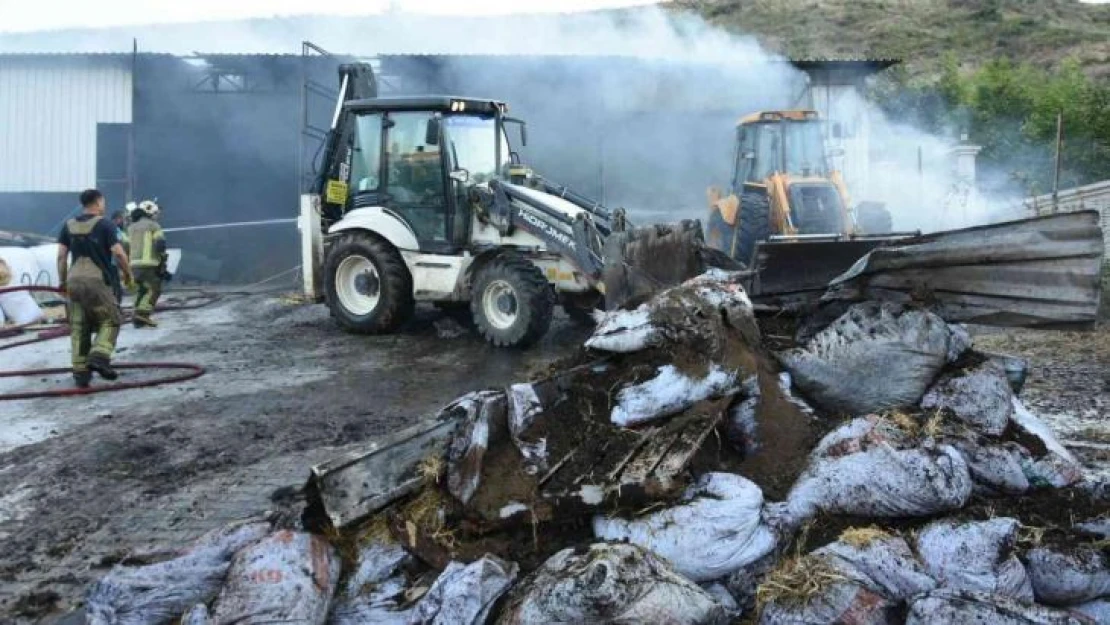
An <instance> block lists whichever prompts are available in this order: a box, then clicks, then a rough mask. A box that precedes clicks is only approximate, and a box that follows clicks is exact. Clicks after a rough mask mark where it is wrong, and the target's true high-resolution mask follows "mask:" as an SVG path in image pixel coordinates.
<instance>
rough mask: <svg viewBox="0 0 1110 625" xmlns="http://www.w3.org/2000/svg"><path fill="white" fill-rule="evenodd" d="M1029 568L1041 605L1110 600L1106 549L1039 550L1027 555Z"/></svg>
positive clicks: (1041, 548) (1035, 549)
mask: <svg viewBox="0 0 1110 625" xmlns="http://www.w3.org/2000/svg"><path fill="white" fill-rule="evenodd" d="M1025 568H1026V570H1027V571H1028V572H1029V580H1030V581H1031V582H1032V583H1033V595H1034V596H1036V598H1037V602H1038V603H1047V604H1049V605H1059V606H1068V605H1075V604H1077V603H1086V602H1088V601H1094V600H1095V599H1100V598H1103V597H1106V598H1110V558H1108V557H1107V556H1106V553H1105V552H1104V551H1103V550H1100V549H1094V548H1077V549H1076V550H1074V551H1073V552H1071V553H1063V552H1060V551H1056V550H1053V549H1047V548H1044V547H1037V548H1034V549H1030V550H1029V552H1028V553H1026V554H1025Z"/></svg>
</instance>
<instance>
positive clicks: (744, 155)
mask: <svg viewBox="0 0 1110 625" xmlns="http://www.w3.org/2000/svg"><path fill="white" fill-rule="evenodd" d="M824 125H825V121H824V120H822V119H821V118H820V115H819V114H818V113H817V112H816V111H806V110H802V111H771V112H760V113H754V114H752V115H748V116H746V117H744V118H743V119H741V120H740V123H739V125H738V127H737V141H736V146H737V147H736V162H735V166H734V168H733V180H732V192H733V193H735V194H737V195H738V196H740V195H742V194H743V193H744V191H745V187H746V186H747V187H749V188H750V189H760V190H761V189H766V191H764V193H766V194H768V195H770V196H771V200H772V201H771V204H772V206H775V205H777V206H778V207H779V210H778V211H777V212H778V213H779V219H778V220H779V221H781V233H782V234H803V235H816V234H838V233H844V232H847V231H849V230H850V229H851V227H850V226H851V224H850V220H848V215H847V212H846V210H845V208H846V202H847V197H846V196H847V193H846V192H845V191H844V188H843V184H841V183H840V178H839V174H838V173H837V172H835V171H833V169H832V167H830V165H829V160H828V155H827V153H826V151H825V139H824V134H825V128H824Z"/></svg>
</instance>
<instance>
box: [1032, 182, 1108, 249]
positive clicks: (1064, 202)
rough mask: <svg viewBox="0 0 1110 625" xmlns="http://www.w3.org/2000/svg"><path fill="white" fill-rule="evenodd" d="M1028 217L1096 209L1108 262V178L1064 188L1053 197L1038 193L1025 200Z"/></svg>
mask: <svg viewBox="0 0 1110 625" xmlns="http://www.w3.org/2000/svg"><path fill="white" fill-rule="evenodd" d="M1025 208H1026V211H1027V212H1028V214H1029V216H1030V217H1034V216H1037V215H1048V214H1051V213H1053V212H1061V213H1066V212H1071V211H1078V210H1097V211H1098V212H1099V214H1100V215H1101V216H1102V219H1101V222H1102V237H1103V239H1104V240H1105V241H1106V257H1105V258H1106V262H1107V263H1110V180H1103V181H1102V182H1096V183H1094V184H1088V185H1083V186H1081V187H1074V188H1071V189H1065V190H1063V191H1060V193H1058V194H1057V197H1056V198H1055V199H1054V198H1053V197H1052V194H1051V193H1050V194H1047V195H1040V196H1037V197H1034V198H1030V199H1028V200H1026V201H1025Z"/></svg>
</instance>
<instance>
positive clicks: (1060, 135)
mask: <svg viewBox="0 0 1110 625" xmlns="http://www.w3.org/2000/svg"><path fill="white" fill-rule="evenodd" d="M1063 147H1064V112H1063V111H1060V112H1059V113H1057V114H1056V171H1055V173H1054V174H1053V176H1052V213H1053V214H1055V213H1056V212H1058V211H1059V210H1060V162H1061V161H1062V160H1063Z"/></svg>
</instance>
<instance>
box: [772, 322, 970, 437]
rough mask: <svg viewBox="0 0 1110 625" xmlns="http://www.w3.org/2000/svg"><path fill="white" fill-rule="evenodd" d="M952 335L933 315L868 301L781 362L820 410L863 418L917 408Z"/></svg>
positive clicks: (786, 354)
mask: <svg viewBox="0 0 1110 625" xmlns="http://www.w3.org/2000/svg"><path fill="white" fill-rule="evenodd" d="M950 337H951V330H950V329H949V327H948V324H946V323H945V322H944V320H943V319H941V318H940V317H938V316H936V315H934V314H932V313H929V312H924V311H917V310H915V311H902V310H901V308H900V307H898V306H893V305H890V304H885V303H884V304H879V303H874V302H869V303H863V304H857V305H855V306H852V307H851V308H850V309H849V310H848V312H847V313H845V314H844V315H842V316H841V317H840V318H839V319H837V320H836V321H834V322H833V323H832V324H831V325H829V327H827V328H825V329H824V330H821V331H820V332H819V333H817V335H816V336H814V337H813V339H811V340H810V341H809V342H808V343H807V344H806V345H805V346H804V347H802V348H796V349H791V350H787V351H784V352H781V353H780V354H779V360H780V361H781V362H782V364H783V366H784V367H785V368H786V370H787V371H789V372H790V375H791V376H792V377H793V379H794V384H795V385H797V387H798V388H800V389H801V390H802V392H803V393H805V395H806V397H808V398H810V399H812V400H813V401H815V402H816V403H817V404H818V405H819V406H821V407H822V408H824V409H826V410H829V411H832V412H839V413H845V414H848V415H863V414H868V413H873V412H878V411H881V410H883V409H886V408H897V407H901V406H912V405H916V404H917V403H918V401H920V399H921V396H922V395H923V394H924V393H925V389H926V388H928V386H929V385H930V384H931V383H932V382H933V379H934V378H936V376H937V373H939V372H940V370H941V368H942V367H943V366H944V365H945V363H946V362H947V358H948V352H949V348H950V346H951V345H950V342H951V339H950Z"/></svg>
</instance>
